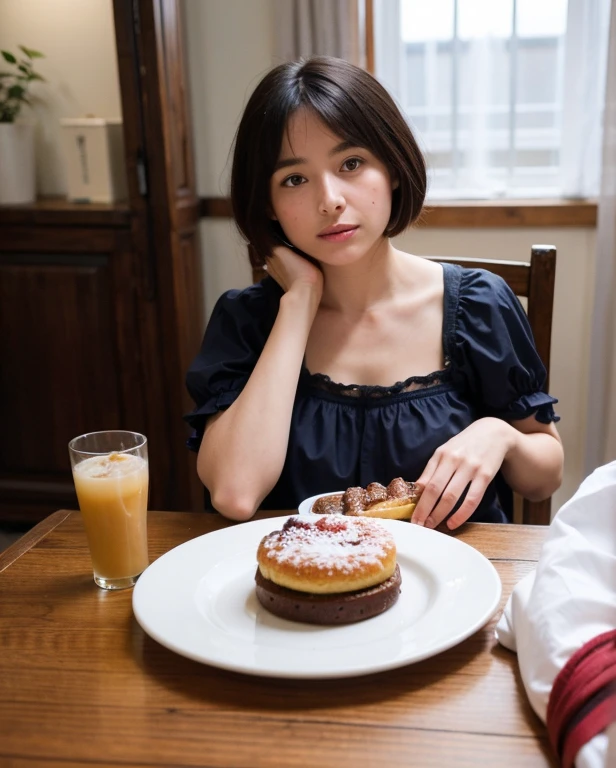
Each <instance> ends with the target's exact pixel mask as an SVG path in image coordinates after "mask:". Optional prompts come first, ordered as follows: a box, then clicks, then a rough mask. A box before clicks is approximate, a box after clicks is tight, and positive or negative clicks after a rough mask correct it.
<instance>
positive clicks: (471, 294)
mask: <svg viewBox="0 0 616 768" xmlns="http://www.w3.org/2000/svg"><path fill="white" fill-rule="evenodd" d="M459 279H460V285H459V294H458V305H457V308H456V318H455V325H454V327H455V331H454V338H453V339H452V340H451V342H452V344H451V349H450V354H451V357H452V359H453V360H454V361H455V366H454V369H455V371H456V375H457V376H458V377H461V379H462V382H460V383H461V384H462V385H463V386H464V387H465V388H466V389H468V390H469V391H470V392H471V393H472V396H473V399H474V401H475V403H476V405H477V408H478V410H479V412H480V413H481V414H482V415H483V416H496V417H498V418H502V419H506V420H508V421H512V420H518V419H524V418H527V417H528V416H531V415H533V414H534V415H535V418H536V419H537V421H540V422H541V423H543V424H549V423H551V422H553V421H558V420H559V417H558V416H557V415H556V414H555V413H554V409H553V407H552V406H553V404H554V403H556V402H558V401H557V400H556V398H554V397H551V396H550V395H549V394H547V393H546V392H544V391H543V387H544V385H545V380H546V370H545V367H544V365H543V363H542V362H541V359H540V357H539V354H538V353H537V350H536V348H535V343H534V340H533V335H532V331H531V329H530V325H529V323H528V319H527V317H526V313H525V312H524V309H523V307H522V305H521V304H520V301H519V299H518V298H517V296H515V294H514V293H513V291H512V290H511V289H510V288H509V286H508V285H507V283H506V282H505V281H504V280H503V279H502V278H501V277H499V276H498V275H495V274H493V273H492V272H488V271H486V270H482V269H473V270H471V269H461V270H460V274H459Z"/></svg>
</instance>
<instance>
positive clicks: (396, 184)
mask: <svg viewBox="0 0 616 768" xmlns="http://www.w3.org/2000/svg"><path fill="white" fill-rule="evenodd" d="M399 186H400V179H399V178H398V177H397V176H394V178H393V179H392V180H391V189H392V192H393V190H394V189H398V187H399Z"/></svg>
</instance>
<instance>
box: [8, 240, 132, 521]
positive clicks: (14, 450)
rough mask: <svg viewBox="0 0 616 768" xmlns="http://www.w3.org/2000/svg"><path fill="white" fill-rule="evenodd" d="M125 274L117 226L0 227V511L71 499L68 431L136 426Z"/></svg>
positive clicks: (33, 510)
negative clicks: (0, 237) (0, 235)
mask: <svg viewBox="0 0 616 768" xmlns="http://www.w3.org/2000/svg"><path fill="white" fill-rule="evenodd" d="M11 246H12V248H11ZM7 248H8V249H10V250H6V249H7ZM133 272H134V270H133V265H132V255H131V251H130V248H129V247H128V241H127V234H126V233H123V232H119V231H115V230H112V229H107V230H105V229H100V230H96V229H72V230H71V229H63V230H57V229H54V228H45V227H40V228H34V229H30V230H29V231H26V230H25V229H19V228H14V229H8V230H7V229H5V230H3V249H2V252H1V253H0V361H1V363H0V423H1V424H2V429H1V430H0V519H2V520H15V521H24V522H26V521H28V522H31V521H34V520H38V519H41V518H42V517H44V516H45V515H46V514H48V513H49V512H51V511H53V510H55V509H58V508H59V507H62V506H70V507H73V508H74V507H75V505H76V500H75V496H74V491H73V484H72V480H71V475H70V465H69V459H68V448H67V444H68V441H69V440H70V439H71V438H73V437H75V436H76V435H79V434H82V433H84V432H90V431H96V430H101V429H135V430H141V429H143V428H144V417H143V412H142V405H141V403H142V398H141V397H140V389H141V387H142V385H143V383H142V382H141V381H140V374H139V363H138V361H139V346H138V342H137V333H136V314H137V313H136V312H135V307H136V298H135V289H134V280H133Z"/></svg>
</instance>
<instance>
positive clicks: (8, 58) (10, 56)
mask: <svg viewBox="0 0 616 768" xmlns="http://www.w3.org/2000/svg"><path fill="white" fill-rule="evenodd" d="M0 53H2V55H3V56H4V60H5V61H8V63H9V64H17V59H16V58H15V57H14V56H13V54H12V53H9V52H8V51H0Z"/></svg>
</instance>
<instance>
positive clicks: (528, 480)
mask: <svg viewBox="0 0 616 768" xmlns="http://www.w3.org/2000/svg"><path fill="white" fill-rule="evenodd" d="M507 426H509V428H510V429H511V430H512V433H510V438H511V447H510V448H509V450H508V451H507V454H506V456H505V459H504V461H503V465H502V468H501V469H502V473H503V476H504V478H505V480H506V481H507V483H508V485H509V486H510V487H511V488H512V489H513V490H514V491H515V492H516V493H519V494H520V495H522V496H524V497H525V498H527V499H530V500H531V501H541V500H542V499H547V498H549V497H550V496H551V495H552V494H553V493H554V491H556V490H557V489H558V488H559V487H560V484H561V482H562V472H563V459H564V454H563V447H562V444H561V442H560V438H559V437H558V433H557V432H556V428H555V427H554V426H553V425H550V426H549V427H548V428H547V429H546V431H538V432H523V431H519V430H518V429H516V428H515V427H513V426H511V425H507Z"/></svg>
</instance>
